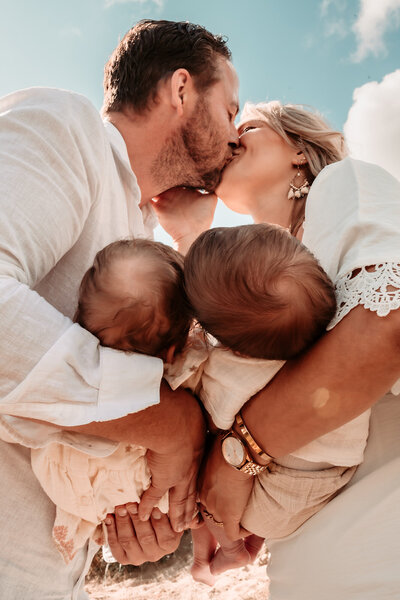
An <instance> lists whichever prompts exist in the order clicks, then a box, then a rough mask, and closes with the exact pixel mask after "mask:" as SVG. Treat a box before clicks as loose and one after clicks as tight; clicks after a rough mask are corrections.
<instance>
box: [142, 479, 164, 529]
mask: <svg viewBox="0 0 400 600" xmlns="http://www.w3.org/2000/svg"><path fill="white" fill-rule="evenodd" d="M166 491H167V489H165V488H159V487H155V486H154V485H153V483H151V485H150V487H149V488H148V489H147V490H145V491H144V492H143V494H142V497H141V498H140V503H139V512H138V514H139V519H140V520H141V521H148V520H149V518H150V515H151V511H152V510H153V508H154V507H155V505H156V504H158V502H159V501H160V500H161V498H162V497H163V495H164V494H165V492H166Z"/></svg>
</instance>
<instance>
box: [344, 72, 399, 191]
mask: <svg viewBox="0 0 400 600" xmlns="http://www.w3.org/2000/svg"><path fill="white" fill-rule="evenodd" d="M399 98H400V69H398V70H396V71H394V72H393V73H389V74H388V75H386V76H385V77H384V78H383V80H382V81H381V82H377V81H371V82H370V83H366V84H365V85H363V86H361V87H359V88H357V89H355V90H354V94H353V100H354V102H353V105H352V107H351V109H350V111H349V114H348V117H347V121H346V123H345V125H344V133H345V136H346V139H347V143H348V146H349V149H350V152H351V155H352V156H354V158H359V159H361V160H366V161H367V162H373V163H376V164H378V165H380V166H381V167H384V168H385V169H387V170H388V171H389V172H390V173H392V175H394V176H395V177H397V178H398V179H400V111H399Z"/></svg>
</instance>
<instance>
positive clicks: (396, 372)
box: [242, 306, 400, 457]
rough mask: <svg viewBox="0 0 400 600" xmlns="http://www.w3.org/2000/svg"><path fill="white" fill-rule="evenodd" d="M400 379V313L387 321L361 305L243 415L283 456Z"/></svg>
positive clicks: (268, 446) (361, 409)
mask: <svg viewBox="0 0 400 600" xmlns="http://www.w3.org/2000/svg"><path fill="white" fill-rule="evenodd" d="M399 377H400V310H394V311H392V312H391V313H389V315H388V316H386V317H384V318H382V317H378V316H377V315H376V313H374V312H371V311H369V310H366V309H365V308H363V307H362V306H358V307H356V308H354V309H353V310H352V311H351V312H350V313H349V314H348V315H347V316H346V317H345V318H344V319H343V320H342V321H341V322H340V323H339V324H338V325H337V326H336V327H335V328H334V329H333V330H332V331H330V332H329V333H327V334H326V335H325V336H324V337H323V338H322V339H321V340H320V341H319V342H318V343H317V344H316V345H315V346H314V347H313V348H311V350H309V351H308V352H307V353H306V354H305V355H304V356H303V357H302V358H299V359H297V360H294V361H290V362H288V363H287V364H286V365H285V367H284V368H283V369H282V370H281V371H280V372H279V373H278V374H277V376H276V377H275V378H274V379H273V380H272V381H271V383H270V384H269V385H268V386H267V387H266V388H265V389H264V390H262V391H261V392H259V393H258V394H256V395H255V396H254V397H253V398H252V399H251V400H250V401H249V402H248V403H247V404H246V405H245V406H244V408H243V410H242V414H243V417H244V419H245V422H246V425H247V427H248V429H249V431H250V432H251V434H252V435H253V437H254V439H255V440H256V441H257V442H259V444H260V445H261V447H263V448H265V450H266V451H267V452H268V453H269V454H270V455H271V456H275V457H278V456H283V455H285V454H289V453H290V452H293V451H294V450H296V449H297V448H300V447H301V446H304V445H305V444H307V443H309V442H311V441H312V440H314V439H316V438H318V437H320V436H321V435H324V434H325V433H328V432H329V431H332V430H333V429H336V428H337V427H340V426H341V425H343V424H344V423H347V422H348V421H350V420H351V419H353V418H355V417H357V416H358V415H360V414H361V413H362V412H364V411H365V410H367V409H368V408H369V407H371V406H372V404H374V402H376V401H377V400H378V399H379V398H380V397H381V396H382V395H383V394H384V393H385V392H387V391H388V390H389V389H390V387H391V386H392V385H393V383H394V382H395V381H396V380H397V379H398V378H399Z"/></svg>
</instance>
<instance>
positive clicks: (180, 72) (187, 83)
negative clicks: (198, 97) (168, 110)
mask: <svg viewBox="0 0 400 600" xmlns="http://www.w3.org/2000/svg"><path fill="white" fill-rule="evenodd" d="M169 86H170V94H171V104H172V106H173V107H174V109H175V110H176V111H177V112H178V115H179V116H183V114H184V113H185V111H186V110H187V108H188V106H189V105H190V104H191V100H192V96H193V92H194V82H193V77H192V76H191V74H190V73H189V71H188V70H187V69H177V70H176V71H174V72H173V73H172V76H171V79H170V82H169Z"/></svg>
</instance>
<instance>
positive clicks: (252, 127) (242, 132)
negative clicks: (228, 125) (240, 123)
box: [239, 125, 256, 137]
mask: <svg viewBox="0 0 400 600" xmlns="http://www.w3.org/2000/svg"><path fill="white" fill-rule="evenodd" d="M251 129H256V126H255V125H247V126H246V127H243V129H242V130H241V131H240V133H239V137H240V136H241V135H243V134H244V133H247V132H248V131H250V130H251Z"/></svg>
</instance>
